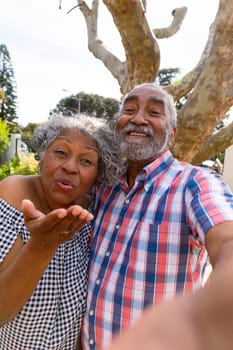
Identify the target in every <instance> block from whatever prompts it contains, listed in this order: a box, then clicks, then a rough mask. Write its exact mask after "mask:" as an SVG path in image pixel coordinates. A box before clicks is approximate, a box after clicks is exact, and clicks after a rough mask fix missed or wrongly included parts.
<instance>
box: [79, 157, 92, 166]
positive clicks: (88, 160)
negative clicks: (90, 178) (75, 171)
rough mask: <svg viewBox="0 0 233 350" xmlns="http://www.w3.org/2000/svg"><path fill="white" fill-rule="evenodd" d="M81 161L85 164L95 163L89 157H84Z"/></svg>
mask: <svg viewBox="0 0 233 350" xmlns="http://www.w3.org/2000/svg"><path fill="white" fill-rule="evenodd" d="M81 162H82V163H83V164H84V165H92V164H93V161H92V160H90V159H88V158H83V159H82V160H81Z"/></svg>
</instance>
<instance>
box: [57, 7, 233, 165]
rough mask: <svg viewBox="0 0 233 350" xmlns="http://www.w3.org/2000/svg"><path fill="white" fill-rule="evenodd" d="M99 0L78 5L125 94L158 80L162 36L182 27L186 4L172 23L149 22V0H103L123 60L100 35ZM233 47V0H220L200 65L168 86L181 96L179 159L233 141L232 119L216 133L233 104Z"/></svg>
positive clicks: (197, 157)
mask: <svg viewBox="0 0 233 350" xmlns="http://www.w3.org/2000/svg"><path fill="white" fill-rule="evenodd" d="M150 1H154V0H150ZM99 2H100V1H99V0H93V1H92V6H88V4H87V2H86V1H83V0H77V5H76V6H75V7H74V8H79V10H80V11H81V13H82V14H83V16H84V18H85V21H86V25H87V35H88V48H89V50H90V51H91V52H92V53H93V55H94V56H95V57H96V58H98V59H100V60H101V61H102V62H103V64H104V65H105V66H106V68H107V69H108V70H109V71H110V72H111V73H112V75H113V77H114V78H115V79H117V81H118V83H119V86H120V90H121V92H122V93H123V94H124V93H126V92H127V91H128V90H129V89H131V88H132V87H133V86H134V85H136V84H139V83H143V82H153V81H155V80H156V78H157V76H158V72H159V69H160V49H159V45H158V42H159V40H162V39H164V38H167V39H168V38H169V37H171V36H172V35H174V34H175V33H177V31H178V30H179V28H180V27H181V25H182V21H183V19H184V17H185V14H186V12H187V8H185V7H183V8H177V9H174V10H172V16H173V20H172V22H171V25H170V26H169V27H167V28H150V26H149V24H148V21H147V12H146V11H147V8H146V3H148V2H149V1H147V2H146V1H141V0H118V1H113V0H103V3H104V4H105V5H106V7H107V9H108V11H109V13H110V14H111V16H112V19H113V22H114V24H115V26H116V27H117V29H118V31H119V34H120V36H121V40H122V44H123V47H124V51H125V61H121V60H120V59H119V58H118V57H117V56H116V55H114V53H113V52H111V51H110V50H108V48H107V47H106V46H105V45H104V42H103V41H102V40H101V39H100V38H99V37H98V30H97V29H98V9H99ZM60 3H61V0H60ZM74 8H73V9H74ZM73 9H71V10H73ZM200 11H201V9H200ZM197 25H198V23H197ZM142 48H143V49H142ZM232 48H233V1H232V0H219V8H218V11H217V14H216V17H215V20H214V22H213V23H212V25H211V26H210V30H209V37H208V40H207V43H206V46H205V48H204V51H203V53H202V55H201V57H200V60H199V62H198V63H197V65H196V67H194V68H193V70H192V71H190V72H189V73H188V74H186V75H185V76H183V77H182V78H181V79H179V81H176V82H175V83H174V84H169V85H167V86H166V89H167V90H168V91H169V92H170V93H171V94H172V95H173V96H174V99H175V101H182V104H181V105H180V107H181V108H180V111H179V115H178V128H177V137H176V142H175V144H174V147H173V153H174V155H175V156H176V157H177V158H179V159H183V160H186V161H189V162H192V163H194V164H199V163H201V162H202V161H204V160H206V159H209V158H211V157H212V156H214V155H215V154H217V153H219V152H220V151H223V150H224V149H225V148H227V147H228V146H230V145H231V144H233V123H231V124H230V125H228V126H226V127H224V128H222V129H220V130H219V131H218V132H216V133H214V134H213V131H214V130H215V128H216V126H217V125H218V124H219V123H220V122H221V120H222V119H223V118H224V116H225V115H226V114H227V112H228V111H229V109H230V107H231V106H232V105H233V75H232V71H233V49H232ZM186 98H187V100H186Z"/></svg>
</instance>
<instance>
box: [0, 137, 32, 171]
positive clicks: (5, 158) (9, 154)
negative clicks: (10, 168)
mask: <svg viewBox="0 0 233 350" xmlns="http://www.w3.org/2000/svg"><path fill="white" fill-rule="evenodd" d="M21 153H24V154H26V155H29V150H28V147H27V145H26V143H25V142H23V141H22V140H21V134H19V133H18V134H11V135H10V142H9V146H8V148H7V149H6V150H5V151H4V152H2V153H1V158H0V163H1V164H0V165H2V164H4V163H7V162H10V161H11V160H12V159H13V158H14V157H16V156H18V157H20V155H21Z"/></svg>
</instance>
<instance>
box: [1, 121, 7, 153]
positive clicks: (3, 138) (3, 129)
mask: <svg viewBox="0 0 233 350" xmlns="http://www.w3.org/2000/svg"><path fill="white" fill-rule="evenodd" d="M8 143H9V127H8V125H7V123H6V121H5V120H0V153H1V152H2V151H4V150H5V149H6V148H7V147H8Z"/></svg>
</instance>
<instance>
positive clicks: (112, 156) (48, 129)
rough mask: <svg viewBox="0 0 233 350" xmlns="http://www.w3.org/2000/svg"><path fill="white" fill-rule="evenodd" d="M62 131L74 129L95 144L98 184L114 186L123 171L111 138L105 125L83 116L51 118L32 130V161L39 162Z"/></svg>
mask: <svg viewBox="0 0 233 350" xmlns="http://www.w3.org/2000/svg"><path fill="white" fill-rule="evenodd" d="M64 129H76V130H78V131H80V132H81V133H83V134H85V135H87V136H89V137H90V138H91V139H92V140H94V141H95V142H96V144H97V147H98V151H99V157H100V159H99V164H98V175H97V180H96V182H97V183H98V184H102V183H105V184H110V183H112V182H114V181H115V180H116V179H117V178H118V177H119V176H120V175H121V174H122V173H123V171H124V166H123V162H122V160H121V158H120V155H119V152H118V149H119V148H118V146H117V144H116V140H115V137H114V135H113V132H112V131H111V129H110V127H109V126H108V124H107V121H106V120H105V119H103V118H95V117H90V116H88V115H86V114H79V115H78V114H77V115H72V116H65V115H63V114H53V115H52V116H51V117H49V119H48V121H47V122H45V123H42V124H41V125H40V126H39V127H37V128H36V129H35V133H34V136H33V138H32V140H31V145H32V147H33V150H34V151H35V159H37V160H41V159H42V158H43V155H44V153H45V152H46V150H47V148H48V147H49V146H50V145H51V143H52V142H53V141H54V140H55V139H56V138H57V137H58V136H59V134H60V133H61V132H62V131H63V130H64Z"/></svg>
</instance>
